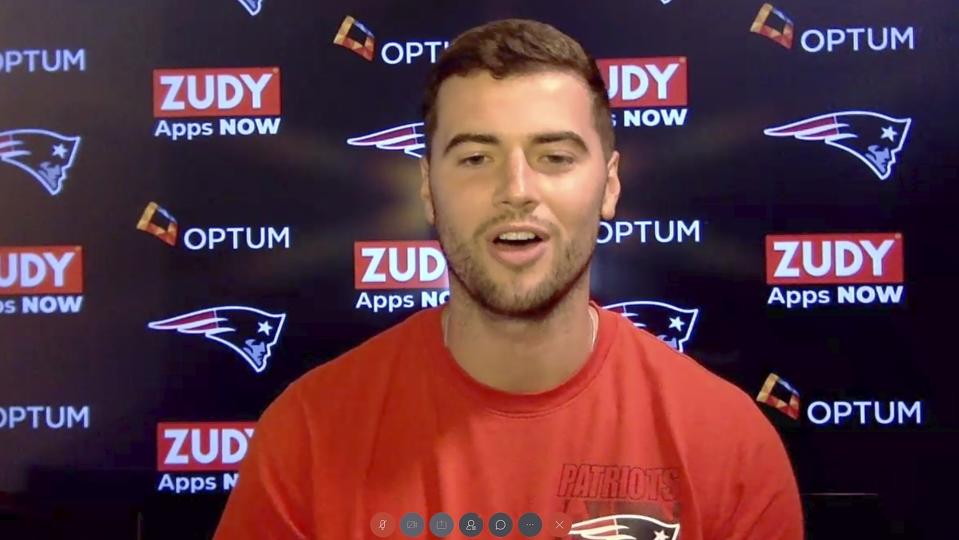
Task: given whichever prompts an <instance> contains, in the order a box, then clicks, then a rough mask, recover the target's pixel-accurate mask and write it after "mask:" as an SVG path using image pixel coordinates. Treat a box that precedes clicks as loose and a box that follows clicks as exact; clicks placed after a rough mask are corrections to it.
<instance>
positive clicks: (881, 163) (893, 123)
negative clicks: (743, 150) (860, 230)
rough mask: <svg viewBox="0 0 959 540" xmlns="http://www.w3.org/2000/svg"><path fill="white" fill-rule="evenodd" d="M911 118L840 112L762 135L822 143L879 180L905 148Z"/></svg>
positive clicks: (772, 128)
mask: <svg viewBox="0 0 959 540" xmlns="http://www.w3.org/2000/svg"><path fill="white" fill-rule="evenodd" d="M910 124H912V119H911V118H892V117H890V116H886V115H884V114H879V113H875V112H869V111H843V112H837V113H831V114H823V115H820V116H814V117H812V118H807V119H805V120H800V121H798V122H793V123H791V124H786V125H783V126H777V127H771V128H769V129H766V130H764V131H763V133H764V134H766V135H769V136H770V137H794V138H796V139H799V140H801V141H822V142H824V143H826V144H828V145H829V146H832V147H834V148H839V149H840V150H843V151H846V152H849V153H850V154H852V155H854V156H856V159H858V160H859V161H862V162H863V163H865V164H866V166H867V167H869V170H871V171H872V172H874V173H875V174H876V176H878V177H879V179H880V180H886V179H887V178H889V175H890V174H892V166H893V165H894V164H895V163H896V154H898V153H899V151H900V150H902V147H903V145H904V144H906V136H907V135H908V134H909V126H910Z"/></svg>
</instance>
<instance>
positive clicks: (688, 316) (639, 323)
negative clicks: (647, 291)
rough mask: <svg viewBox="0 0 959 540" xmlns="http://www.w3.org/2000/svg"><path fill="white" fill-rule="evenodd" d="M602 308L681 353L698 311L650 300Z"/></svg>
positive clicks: (691, 331) (689, 335)
mask: <svg viewBox="0 0 959 540" xmlns="http://www.w3.org/2000/svg"><path fill="white" fill-rule="evenodd" d="M604 307H605V308H606V309H608V310H610V311H614V312H616V313H619V314H620V315H622V316H623V317H626V318H627V319H629V322H631V323H633V326H635V327H636V328H642V329H643V330H646V331H647V332H650V333H651V334H653V335H654V336H656V337H658V338H659V339H661V340H663V341H664V342H666V344H667V345H669V346H670V347H672V348H674V349H676V350H677V351H679V352H683V349H684V348H685V346H686V342H687V341H689V338H690V337H691V336H692V333H693V327H694V326H696V317H698V316H699V310H698V309H683V308H678V307H676V306H673V305H670V304H666V303H663V302H655V301H651V300H644V301H636V302H620V303H618V304H610V305H608V306H604Z"/></svg>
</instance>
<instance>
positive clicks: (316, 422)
mask: <svg viewBox="0 0 959 540" xmlns="http://www.w3.org/2000/svg"><path fill="white" fill-rule="evenodd" d="M594 306H595V304H594ZM599 314H600V317H599V321H600V322H599V330H598V335H597V339H596V345H595V348H594V350H593V353H592V354H591V355H590V357H589V359H588V360H587V361H586V363H585V364H584V365H583V366H582V367H581V368H580V370H579V371H578V372H577V373H576V374H575V375H573V377H572V378H570V379H569V380H568V381H566V382H565V383H563V384H562V385H560V386H559V387H557V388H554V389H552V390H549V391H547V392H543V393H539V394H510V393H506V392H502V391H499V390H496V389H493V388H491V387H488V386H485V385H483V384H481V383H479V382H478V381H476V380H475V379H473V378H472V377H470V376H469V375H468V374H467V373H466V372H465V371H464V370H463V369H462V368H460V366H459V365H458V364H457V363H456V361H455V360H454V359H453V357H452V355H451V354H450V352H449V350H448V349H447V348H446V347H445V346H444V345H443V343H442V330H441V323H440V308H435V309H429V310H424V311H421V312H419V313H416V314H415V315H412V316H410V317H409V318H408V319H407V320H406V321H404V322H402V323H400V324H398V325H396V326H394V327H393V328H391V329H389V330H387V331H385V332H383V333H381V334H379V335H377V336H375V337H373V338H372V339H370V340H368V341H367V342H365V343H363V344H362V345H360V346H359V347H357V348H355V349H353V350H351V351H349V352H347V353H346V354H344V355H342V356H341V357H339V358H337V359H335V360H333V361H331V362H328V363H326V364H324V365H322V366H319V367H317V368H315V369H313V370H312V371H310V372H309V373H307V374H306V375H304V376H303V377H302V378H300V379H299V380H298V381H296V382H294V383H293V384H291V385H290V386H289V388H287V389H286V391H284V392H283V394H282V395H280V397H279V398H277V400H276V401H275V402H274V403H273V404H272V405H270V407H269V408H267V410H266V412H264V414H263V416H262V418H261V419H260V421H259V423H258V424H257V428H256V433H255V435H254V436H253V439H252V442H251V445H250V449H249V451H248V453H247V455H246V458H245V460H244V462H243V464H242V466H241V469H240V477H239V481H238V483H237V485H236V487H235V488H234V491H233V493H232V494H231V496H230V499H229V501H228V503H227V506H226V509H225V510H224V513H223V516H222V518H221V521H220V525H219V529H218V530H217V533H216V536H215V538H216V540H241V539H250V540H254V539H255V540H273V539H299V538H310V539H330V540H334V539H336V540H340V539H344V538H374V536H373V534H372V531H371V529H370V521H371V518H372V517H373V516H374V515H375V514H377V513H379V512H386V513H389V514H391V515H392V516H393V517H394V518H395V519H399V518H400V517H401V516H403V515H404V514H406V513H408V512H417V513H419V514H420V515H421V516H423V518H424V520H425V521H426V524H427V525H426V527H425V532H424V533H423V534H422V535H421V537H424V538H429V537H432V536H431V535H430V533H429V526H428V523H429V519H430V517H431V516H432V515H433V514H435V513H437V512H446V513H448V514H450V515H451V517H452V520H453V524H454V527H455V526H456V524H457V523H458V521H459V519H460V516H462V515H463V514H465V513H467V512H476V513H477V514H479V516H480V517H481V518H482V519H483V520H489V518H490V516H492V515H493V514H494V513H497V512H505V513H507V514H509V515H510V516H511V517H512V519H513V526H514V530H513V532H512V533H511V535H510V536H511V537H514V538H518V537H521V536H520V535H519V532H518V530H516V520H517V519H518V517H519V516H520V515H521V514H524V513H526V512H537V513H539V515H541V516H543V521H544V524H546V525H548V524H547V523H546V521H547V520H548V519H549V516H551V515H552V513H553V512H556V511H560V512H563V513H565V514H566V515H568V516H569V517H570V518H571V520H572V522H573V523H574V526H573V529H572V530H571V531H570V534H569V538H623V539H626V538H636V539H638V540H744V539H750V540H799V539H801V538H802V536H803V532H802V512H801V509H800V503H799V494H798V491H797V488H796V481H795V478H794V476H793V472H792V469H791V467H790V464H789V460H788V458H787V455H786V452H785V449H784V448H783V445H782V442H781V441H780V439H779V436H778V434H777V433H776V431H775V430H774V428H773V427H772V426H771V425H770V424H769V422H768V421H767V420H766V418H765V417H764V416H763V414H762V413H761V412H760V411H759V409H758V408H757V406H756V404H755V403H754V402H753V401H752V400H751V399H750V398H749V397H748V396H747V395H746V394H745V393H743V392H742V391H741V390H739V389H738V388H736V387H735V386H733V385H731V384H729V383H727V382H725V381H723V380H722V379H720V378H719V377H717V376H716V375H714V374H712V373H710V372H709V371H707V370H706V369H705V368H704V367H702V366H701V365H699V364H698V363H696V362H695V361H693V360H692V359H690V358H689V357H687V356H685V355H683V354H681V353H678V352H676V351H674V350H673V349H672V348H670V347H669V346H668V345H666V344H664V343H662V342H661V341H660V340H659V339H657V338H656V337H655V336H653V335H651V334H649V333H647V332H645V331H643V330H640V329H637V328H635V327H634V326H633V325H632V324H631V323H630V322H629V321H628V320H626V319H625V318H623V317H622V316H620V315H617V314H615V313H613V312H611V311H607V310H603V309H599ZM488 527H489V524H488V523H487V524H486V527H485V528H484V529H483V532H482V533H481V534H480V536H479V537H480V538H493V536H492V535H491V533H490V531H489V528H488ZM544 529H545V527H544ZM617 533H618V534H621V535H625V536H618V537H617V536H616V534H617ZM392 537H393V538H404V537H405V536H403V535H402V534H401V532H400V530H399V529H397V530H396V531H395V532H394V533H393V535H392ZM462 537H464V536H463V535H462V534H461V533H460V532H459V531H458V530H454V531H453V533H452V534H451V535H450V538H462ZM540 537H541V538H547V537H548V535H547V534H546V531H545V530H544V532H543V533H541V534H540Z"/></svg>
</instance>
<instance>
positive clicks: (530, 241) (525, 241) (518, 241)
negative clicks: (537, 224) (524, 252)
mask: <svg viewBox="0 0 959 540" xmlns="http://www.w3.org/2000/svg"><path fill="white" fill-rule="evenodd" d="M542 241H543V239H542V238H540V237H539V236H538V235H537V234H536V233H534V232H531V231H509V232H504V233H502V234H500V235H499V236H497V237H496V238H494V239H493V244H495V245H496V246H497V247H499V248H505V249H522V248H525V247H529V246H532V245H535V244H539V243H540V242H542Z"/></svg>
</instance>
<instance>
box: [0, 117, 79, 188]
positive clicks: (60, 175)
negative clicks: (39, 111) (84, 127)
mask: <svg viewBox="0 0 959 540" xmlns="http://www.w3.org/2000/svg"><path fill="white" fill-rule="evenodd" d="M78 146H80V137H68V136H66V135H60V134H59V133H54V132H52V131H47V130H45V129H14V130H10V131H0V161H3V162H4V163H9V164H11V165H14V166H16V167H19V168H21V169H23V170H24V171H26V172H27V173H28V174H29V175H30V176H32V177H34V178H35V179H36V180H37V182H40V185H41V186H43V187H44V188H45V189H46V190H47V192H49V193H50V195H57V194H58V193H60V191H61V190H62V189H63V182H64V181H66V179H67V170H68V169H69V168H70V167H72V166H73V160H74V158H75V157H76V155H77V147H78Z"/></svg>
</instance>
